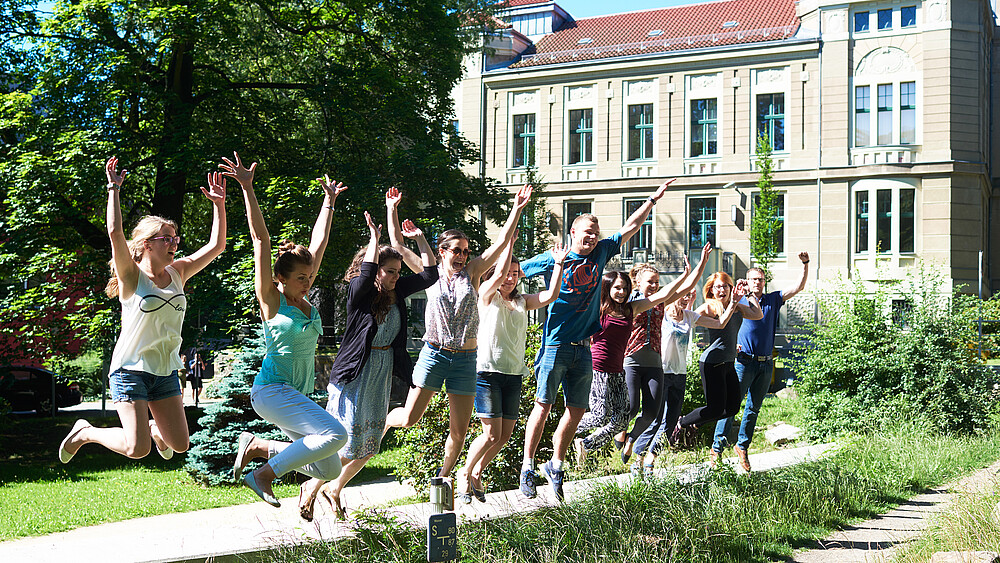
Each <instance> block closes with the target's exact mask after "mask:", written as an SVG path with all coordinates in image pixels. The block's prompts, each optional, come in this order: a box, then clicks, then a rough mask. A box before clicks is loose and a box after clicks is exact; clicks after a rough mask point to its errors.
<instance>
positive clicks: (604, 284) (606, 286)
mask: <svg viewBox="0 0 1000 563" xmlns="http://www.w3.org/2000/svg"><path fill="white" fill-rule="evenodd" d="M618 280H622V285H624V286H625V302H624V303H619V302H617V301H615V300H614V299H612V298H611V286H613V285H615V282H616V281H618ZM631 293H632V278H630V277H629V276H628V274H626V273H625V272H604V277H602V278H601V316H602V317H603V316H605V315H609V314H611V313H614V314H616V315H620V316H622V317H625V318H626V319H631V318H632V305H630V304H629V302H628V297H629V295H631Z"/></svg>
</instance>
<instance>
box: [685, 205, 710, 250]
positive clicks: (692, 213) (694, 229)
mask: <svg viewBox="0 0 1000 563" xmlns="http://www.w3.org/2000/svg"><path fill="white" fill-rule="evenodd" d="M715 209H716V208H715V198H714V197H693V198H691V199H689V200H688V249H689V250H700V249H701V247H703V246H705V243H706V242H711V243H712V246H713V247H714V246H715Z"/></svg>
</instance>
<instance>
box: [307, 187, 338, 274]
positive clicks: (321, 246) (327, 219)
mask: <svg viewBox="0 0 1000 563" xmlns="http://www.w3.org/2000/svg"><path fill="white" fill-rule="evenodd" d="M316 180H317V181H318V182H319V185H320V186H321V187H322V188H323V207H321V208H320V210H319V216H317V217H316V224H315V225H313V230H312V236H311V237H310V239H309V252H310V253H311V254H312V257H313V264H312V272H310V275H311V277H315V276H316V272H318V271H319V266H320V263H321V262H322V261H323V254H324V253H326V245H327V243H329V242H330V224H331V223H333V206H334V205H335V204H336V203H337V196H339V195H340V193H341V192H343V191H344V190H346V189H347V186H345V185H344V183H343V182H337V181H336V180H331V179H330V176H328V175H327V174H324V175H323V177H322V178H316Z"/></svg>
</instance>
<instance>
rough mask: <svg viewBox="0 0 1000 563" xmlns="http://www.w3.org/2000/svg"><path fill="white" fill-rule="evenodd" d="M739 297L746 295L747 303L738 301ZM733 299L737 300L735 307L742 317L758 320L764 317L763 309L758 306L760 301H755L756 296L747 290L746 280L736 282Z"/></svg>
mask: <svg viewBox="0 0 1000 563" xmlns="http://www.w3.org/2000/svg"><path fill="white" fill-rule="evenodd" d="M740 297H746V298H747V303H749V305H744V304H743V303H740V302H739V301H740ZM733 301H736V302H737V303H736V307H737V308H738V309H739V310H740V313H741V314H742V315H743V318H744V319H747V320H748V321H759V320H761V319H763V318H764V310H763V309H761V308H760V302H759V301H757V298H756V297H754V295H753V294H752V293H750V291H749V290H747V281H746V280H740V281H738V282H736V287H735V288H734V289H733Z"/></svg>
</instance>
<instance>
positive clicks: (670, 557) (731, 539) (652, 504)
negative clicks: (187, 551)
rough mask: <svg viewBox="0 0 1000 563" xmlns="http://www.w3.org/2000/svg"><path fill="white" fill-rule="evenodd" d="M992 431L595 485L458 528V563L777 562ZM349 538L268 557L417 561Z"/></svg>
mask: <svg viewBox="0 0 1000 563" xmlns="http://www.w3.org/2000/svg"><path fill="white" fill-rule="evenodd" d="M998 447H1000V435H998V434H993V435H988V436H982V437H978V438H960V437H942V436H934V435H931V434H930V433H929V432H928V431H927V430H926V429H925V427H923V426H920V425H916V424H904V425H901V426H899V427H897V428H896V429H894V430H891V431H885V432H881V433H877V434H874V435H871V436H868V437H859V438H855V439H852V440H850V441H849V442H848V443H847V444H845V446H844V447H843V448H842V449H841V450H840V451H839V452H838V453H837V454H835V455H834V456H833V457H831V458H828V459H826V460H823V461H818V462H813V463H808V464H804V465H800V466H797V467H790V468H785V469H781V470H775V471H772V472H768V473H763V474H753V475H749V476H745V475H737V474H736V473H734V472H733V471H731V470H729V469H726V468H723V469H720V470H717V471H713V472H711V473H710V474H709V475H708V477H707V478H705V479H704V480H702V481H700V482H696V483H692V484H685V485H682V484H679V483H677V482H676V481H673V480H655V481H634V482H631V483H629V484H627V485H624V486H618V485H614V484H611V485H603V486H600V487H599V488H597V489H595V490H594V491H593V492H592V493H591V494H590V495H588V496H587V497H586V498H584V499H581V500H578V501H574V502H570V503H568V504H566V505H563V506H560V507H556V508H551V509H543V510H540V511H537V512H533V513H529V514H524V515H519V516H518V517H516V518H508V519H504V520H497V521H489V522H475V523H467V524H464V525H463V526H462V528H461V545H462V551H463V554H464V555H463V559H462V560H463V561H466V562H482V563H494V562H497V563H499V562H503V563H521V562H525V563H526V562H536V561H574V562H575V561H581V562H594V563H596V562H599V561H600V562H606V561H629V562H633V561H635V562H646V561H648V562H669V561H692V562H717V561H721V562H730V561H731V562H748V561H749V562H755V561H761V562H763V561H772V560H775V559H783V558H787V557H789V556H791V555H792V553H793V551H794V550H795V549H797V548H802V547H806V546H808V545H810V544H811V543H812V542H814V541H815V540H816V539H818V538H820V537H823V536H824V535H826V534H827V533H828V532H829V531H830V530H831V529H833V528H835V527H837V526H841V525H844V524H847V523H850V522H854V521H858V520H862V519H866V518H869V517H872V516H874V515H876V514H879V513H881V512H884V511H886V510H888V509H889V508H891V507H892V506H895V505H897V504H899V503H900V502H902V501H904V500H905V499H906V498H908V497H909V496H911V495H912V494H914V493H917V492H919V491H921V490H924V489H926V488H928V487H931V486H934V485H937V484H940V483H942V482H945V481H947V480H949V479H952V478H954V477H956V476H958V475H960V474H963V473H966V472H968V471H970V470H971V469H973V468H977V467H982V466H984V465H986V464H987V463H988V462H990V461H992V460H993V459H995V458H996V456H997V451H998ZM357 527H358V531H359V534H358V536H357V537H356V538H354V539H350V540H344V541H340V542H337V543H331V544H313V545H309V546H304V547H299V548H290V549H286V550H282V551H281V552H279V553H276V554H274V555H273V558H274V560H275V561H288V562H291V561H321V560H322V561H330V560H337V561H359V562H360V561H365V562H367V561H371V560H377V561H400V562H403V561H405V562H414V563H415V562H417V561H423V560H424V557H425V552H424V549H425V548H424V543H423V541H424V540H423V532H421V531H414V530H412V529H411V528H409V527H407V526H403V525H400V524H398V523H396V522H395V521H394V520H393V519H392V518H391V517H389V516H387V515H386V513H380V512H368V513H365V514H364V515H363V516H362V518H361V519H360V521H359V522H358V523H357Z"/></svg>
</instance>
